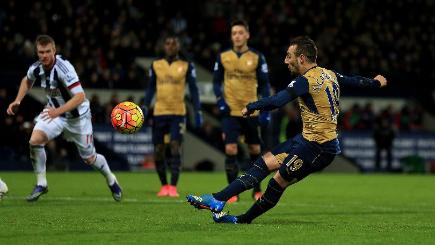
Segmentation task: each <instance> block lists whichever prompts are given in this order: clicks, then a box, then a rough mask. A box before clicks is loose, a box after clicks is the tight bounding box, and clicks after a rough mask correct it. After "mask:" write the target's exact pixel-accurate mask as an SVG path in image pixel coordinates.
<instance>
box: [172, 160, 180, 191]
mask: <svg viewBox="0 0 435 245" xmlns="http://www.w3.org/2000/svg"><path fill="white" fill-rule="evenodd" d="M169 162H170V166H171V185H175V186H176V185H177V183H178V179H179V177H180V170H181V157H180V155H175V156H172V157H171V158H170V160H169Z"/></svg>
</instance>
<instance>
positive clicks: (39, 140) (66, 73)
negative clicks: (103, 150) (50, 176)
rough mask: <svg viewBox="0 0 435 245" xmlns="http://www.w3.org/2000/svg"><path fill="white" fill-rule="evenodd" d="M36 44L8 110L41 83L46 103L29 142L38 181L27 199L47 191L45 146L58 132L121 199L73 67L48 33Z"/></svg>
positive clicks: (37, 40)
mask: <svg viewBox="0 0 435 245" xmlns="http://www.w3.org/2000/svg"><path fill="white" fill-rule="evenodd" d="M35 44H36V51H37V54H38V58H39V61H37V62H35V63H34V64H33V65H31V66H30V68H29V70H28V71H27V76H25V77H24V78H23V79H22V80H21V85H20V88H19V90H18V94H17V97H16V98H15V100H14V101H13V102H12V103H11V104H10V105H9V107H8V109H7V113H8V114H9V115H15V113H16V111H17V110H18V107H19V106H20V103H21V101H22V100H23V98H24V96H25V95H26V94H27V91H29V90H30V88H32V86H33V84H34V83H35V82H36V83H41V87H42V88H44V89H45V91H46V92H47V99H48V103H47V105H46V106H45V108H44V110H43V111H42V112H41V113H40V114H39V116H38V117H37V119H36V125H35V127H34V128H33V132H32V135H31V137H30V141H29V144H30V159H31V160H32V164H33V169H34V171H35V174H36V179H37V184H36V186H35V187H34V189H33V191H32V193H31V194H30V195H29V196H28V197H27V201H29V202H31V201H37V200H38V198H39V197H40V196H41V195H43V194H45V193H47V192H48V187H47V179H46V176H45V172H46V166H45V163H46V160H47V157H46V154H45V149H44V146H45V145H46V144H47V143H48V142H49V141H50V140H52V139H54V138H56V137H57V136H59V135H60V134H61V133H63V135H64V138H65V139H66V140H69V141H72V142H74V144H75V145H76V147H77V149H78V152H79V154H80V157H81V158H82V159H83V160H84V162H85V163H86V164H89V165H90V166H92V167H93V168H95V169H97V170H98V171H100V172H101V173H102V174H103V175H104V177H106V180H107V184H108V185H109V188H110V191H111V192H112V196H113V198H114V199H115V200H116V201H120V200H121V197H122V191H121V187H120V186H119V184H118V182H117V180H116V177H115V175H114V174H113V173H112V172H111V171H110V168H109V165H108V164H107V161H106V158H105V157H104V156H103V155H101V154H98V153H96V151H95V147H94V143H93V135H92V122H91V111H90V109H89V101H88V100H87V99H86V96H85V92H84V91H83V88H82V86H81V84H80V80H79V78H78V76H77V73H76V71H75V69H74V67H73V66H72V65H71V63H70V62H69V61H67V60H65V59H63V58H62V57H61V56H60V55H56V45H55V43H54V40H53V39H52V38H51V37H50V36H47V35H40V36H38V37H37V38H36V43H35Z"/></svg>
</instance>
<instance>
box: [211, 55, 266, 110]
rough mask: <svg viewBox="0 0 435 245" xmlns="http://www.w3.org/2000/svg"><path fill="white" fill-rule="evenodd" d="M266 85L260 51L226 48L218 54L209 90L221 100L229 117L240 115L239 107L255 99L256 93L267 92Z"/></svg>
mask: <svg viewBox="0 0 435 245" xmlns="http://www.w3.org/2000/svg"><path fill="white" fill-rule="evenodd" d="M222 84H223V88H222ZM269 88H270V85H269V78H268V67H267V63H266V59H265V58H264V55H263V54H261V53H260V52H258V51H256V50H254V49H252V48H249V49H248V50H247V51H245V52H242V53H238V52H235V51H234V50H232V49H229V50H225V51H223V52H221V53H220V54H219V55H218V57H217V60H216V63H215V66H214V72H213V90H214V93H215V95H216V97H217V98H223V99H224V100H225V102H226V104H227V105H228V106H229V108H230V115H231V116H238V117H241V116H242V113H241V112H242V109H243V108H245V106H246V104H248V103H249V102H253V101H256V100H257V99H258V93H259V92H260V94H261V96H262V97H267V96H269V95H270V92H269V90H270V89H269ZM256 115H257V114H256Z"/></svg>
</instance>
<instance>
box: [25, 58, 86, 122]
mask: <svg viewBox="0 0 435 245" xmlns="http://www.w3.org/2000/svg"><path fill="white" fill-rule="evenodd" d="M27 79H28V80H29V81H31V82H32V83H35V82H36V83H41V87H42V88H44V89H45V92H46V94H47V100H48V102H47V105H48V106H51V107H55V108H58V107H60V106H62V105H64V104H65V103H66V102H68V100H70V99H71V98H72V97H73V96H74V95H75V94H77V93H80V92H84V91H83V88H82V86H81V84H80V80H79V77H78V75H77V73H76V71H75V69H74V67H73V66H72V65H71V63H70V62H69V61H68V60H66V59H64V58H62V57H61V56H60V55H56V59H55V63H54V66H53V67H52V68H51V70H48V71H46V70H44V68H43V65H42V63H41V62H39V61H37V62H35V63H33V64H32V65H31V66H30V67H29V70H28V71H27ZM88 111H89V100H88V99H86V98H85V100H84V101H83V103H81V104H80V105H79V106H77V107H76V108H75V109H73V110H71V111H70V112H66V113H65V114H64V115H61V116H63V117H66V118H77V117H79V116H81V115H83V114H85V113H87V112H88Z"/></svg>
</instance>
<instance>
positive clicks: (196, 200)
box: [186, 194, 225, 213]
mask: <svg viewBox="0 0 435 245" xmlns="http://www.w3.org/2000/svg"><path fill="white" fill-rule="evenodd" d="M186 199H187V202H189V203H190V205H192V206H194V207H195V208H197V209H208V210H210V211H212V212H215V213H219V212H220V211H222V209H224V207H225V202H224V201H218V200H216V199H215V198H214V197H213V195H211V194H204V195H202V196H194V195H187V197H186Z"/></svg>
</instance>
